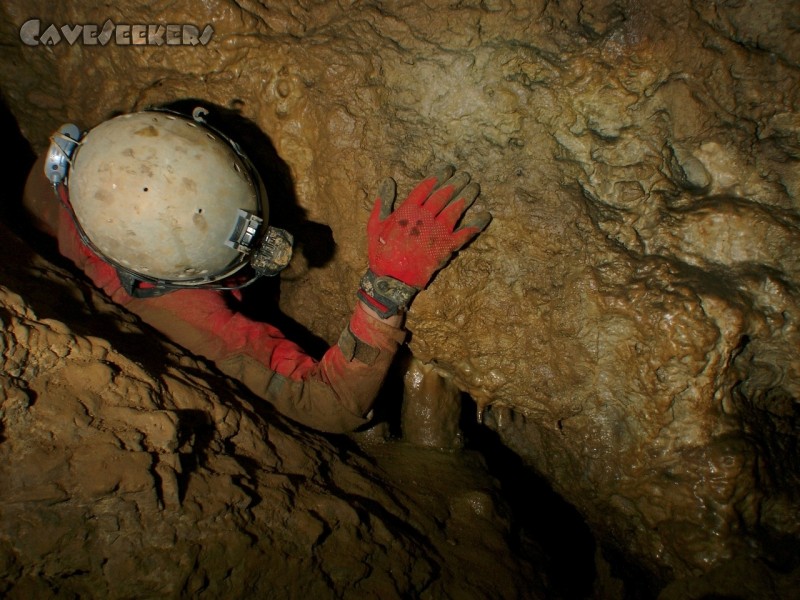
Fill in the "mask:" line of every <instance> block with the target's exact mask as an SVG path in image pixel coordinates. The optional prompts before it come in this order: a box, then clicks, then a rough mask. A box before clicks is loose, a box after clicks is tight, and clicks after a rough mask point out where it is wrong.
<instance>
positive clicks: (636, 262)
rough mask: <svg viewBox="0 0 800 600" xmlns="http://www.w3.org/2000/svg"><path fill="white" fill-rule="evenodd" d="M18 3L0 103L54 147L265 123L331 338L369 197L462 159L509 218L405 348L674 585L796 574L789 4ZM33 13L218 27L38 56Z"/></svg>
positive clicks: (289, 290)
mask: <svg viewBox="0 0 800 600" xmlns="http://www.w3.org/2000/svg"><path fill="white" fill-rule="evenodd" d="M2 11H3V19H2V20H3V23H2V28H0V36H2V39H3V44H4V48H5V52H4V54H3V57H2V58H1V59H0V60H1V61H2V69H0V73H2V75H0V77H1V78H2V79H1V81H2V88H3V92H4V94H5V96H6V98H7V101H8V103H9V105H10V107H11V109H12V111H13V112H14V114H15V115H16V117H17V118H18V120H19V123H20V126H21V128H22V131H23V132H24V134H25V135H26V137H27V138H28V139H29V140H30V141H31V143H32V144H33V146H34V147H35V148H36V149H37V150H41V149H43V148H44V147H45V146H46V144H47V136H48V135H49V133H50V132H51V131H52V130H54V129H55V128H56V127H57V126H58V125H59V124H60V123H61V122H63V121H65V120H73V121H76V122H79V123H80V124H81V125H82V126H84V127H90V126H93V125H95V124H96V123H98V122H100V121H102V120H103V119H104V118H106V117H108V116H109V115H111V114H113V113H115V112H117V111H131V110H135V109H140V108H142V107H144V106H146V105H148V104H154V103H161V102H169V101H173V100H175V99H185V98H199V99H203V100H205V101H208V102H211V103H214V104H216V105H218V106H220V107H223V108H230V109H235V110H236V111H239V112H240V113H241V114H242V115H243V116H244V117H247V118H248V119H249V120H251V121H252V123H254V124H255V126H256V127H257V128H258V129H259V130H260V131H262V132H264V133H265V134H266V135H268V136H269V138H270V140H271V141H272V143H273V144H274V149H275V151H276V152H277V155H278V156H280V157H281V159H282V160H283V161H285V163H286V165H287V169H288V174H289V175H290V176H291V183H292V185H291V186H290V188H291V190H292V191H293V195H288V196H274V197H273V201H274V203H275V204H276V205H278V206H280V205H281V203H284V205H285V206H286V205H290V206H291V205H293V203H296V208H297V209H298V210H299V212H300V213H301V214H302V217H303V223H305V224H314V225H317V226H318V225H325V226H328V227H329V228H330V232H331V236H332V239H333V241H334V242H335V244H336V246H335V249H336V252H335V254H333V256H332V257H327V260H319V257H318V256H316V255H314V254H313V252H311V250H313V249H314V239H313V236H311V235H305V236H304V235H303V234H304V233H310V232H318V231H319V228H318V227H317V228H316V229H315V228H313V227H306V228H305V229H302V228H301V229H300V230H299V232H298V233H299V234H300V235H298V242H299V245H300V248H301V249H302V250H303V252H301V253H299V256H298V259H297V261H296V263H295V265H294V267H293V268H292V269H291V270H290V271H289V272H287V273H286V275H285V276H284V278H283V282H282V295H281V301H282V307H283V309H284V310H285V311H286V312H287V313H288V314H289V315H290V316H292V317H293V318H294V319H296V320H297V321H299V322H300V323H302V324H303V325H304V326H306V327H307V328H309V329H310V330H311V331H313V332H315V333H317V334H318V335H320V336H322V337H323V338H325V339H326V340H328V341H329V342H332V341H334V340H335V339H336V336H337V335H338V327H339V324H340V323H341V322H342V321H343V319H344V316H345V315H346V314H347V312H348V311H349V309H350V307H351V305H352V303H353V302H354V299H353V291H354V289H355V287H356V285H357V282H358V280H359V277H360V275H361V273H362V272H363V270H364V268H365V266H366V265H365V258H364V256H365V254H364V250H365V239H364V225H365V222H366V219H367V214H368V213H367V210H368V209H369V207H370V205H371V194H372V193H373V190H374V182H376V181H377V180H378V179H379V178H380V177H382V176H385V175H392V176H394V177H396V178H397V179H398V183H399V188H400V191H401V194H402V193H403V192H404V191H408V190H409V189H410V186H411V185H412V183H413V181H414V180H416V179H418V178H420V177H421V176H422V175H424V174H425V173H426V172H427V171H429V170H431V169H432V168H434V167H435V166H436V165H438V164H440V163H443V162H447V163H454V164H457V165H459V166H460V167H461V168H464V169H466V170H468V171H470V172H471V173H472V174H473V176H474V178H475V179H477V180H478V181H480V182H481V184H482V189H483V194H482V199H480V200H479V205H480V206H481V207H482V208H484V209H489V210H491V211H492V212H493V214H494V221H493V223H492V225H491V226H490V228H489V229H488V231H487V232H486V233H485V234H484V235H482V236H481V237H480V238H479V239H478V240H477V241H476V242H475V243H473V244H472V245H471V246H470V247H469V248H468V249H467V250H465V251H464V252H462V253H461V255H460V256H458V257H457V258H456V259H455V260H454V261H453V263H452V264H451V265H450V266H449V267H448V268H447V269H446V270H444V271H443V272H442V273H441V274H440V275H439V276H438V277H437V278H436V280H435V281H434V282H433V284H432V286H431V287H430V289H429V290H427V291H426V292H425V293H424V294H421V295H420V296H419V298H418V299H417V300H416V301H415V304H414V307H413V310H412V313H411V315H410V318H409V327H410V329H411V330H412V333H413V337H412V340H411V346H410V347H411V350H412V352H413V353H414V354H415V355H416V356H417V357H418V358H419V359H420V360H422V361H424V362H426V363H435V365H436V367H437V369H439V370H441V371H442V372H444V373H447V374H448V377H449V378H450V380H451V381H452V382H453V383H454V384H455V385H457V386H458V387H459V388H460V389H461V390H463V391H465V392H468V393H469V394H470V395H471V396H472V397H473V398H474V399H475V400H476V402H477V403H478V404H479V405H480V407H481V408H482V409H484V410H483V412H484V414H485V422H486V423H487V424H489V425H490V426H492V427H494V428H496V429H497V431H498V432H499V434H500V435H501V437H502V438H503V439H504V440H505V441H506V442H507V443H508V444H509V445H510V446H511V447H513V448H515V449H516V450H517V451H518V452H519V453H520V454H521V455H522V456H524V457H525V458H526V460H528V461H529V463H530V464H531V465H533V466H534V467H535V468H536V469H537V470H538V471H539V472H541V473H542V474H544V475H545V476H546V477H547V478H548V479H549V480H550V481H551V482H552V484H553V486H554V487H555V488H556V489H557V490H558V491H559V492H560V493H561V494H563V496H564V497H565V498H566V499H568V500H569V501H570V502H572V503H573V504H575V505H576V506H577V507H578V508H579V509H580V510H581V511H582V512H583V514H584V515H585V516H586V517H587V519H588V520H589V522H590V523H591V524H592V526H593V528H594V529H595V531H596V532H597V533H598V534H599V535H600V537H601V539H603V540H605V541H606V542H608V543H609V544H611V545H615V546H616V547H618V548H620V549H622V550H623V551H624V552H625V553H626V554H628V555H629V556H632V557H634V558H635V559H636V560H637V561H638V562H639V563H640V564H641V565H643V566H644V567H645V568H646V569H647V570H649V571H650V572H651V573H656V574H658V575H660V576H661V577H663V578H665V579H671V578H675V577H688V576H690V575H693V574H697V573H701V572H704V571H707V570H710V569H713V568H715V567H716V566H718V565H720V564H722V563H724V562H725V561H727V560H728V559H729V558H731V557H733V556H748V557H751V558H753V559H754V560H759V559H763V558H764V557H769V556H771V555H773V554H774V553H775V552H778V554H781V553H782V551H776V550H774V549H771V548H785V549H787V550H786V551H785V552H783V553H782V554H781V556H779V557H774V556H773V557H772V558H773V559H774V560H776V561H778V562H781V561H784V562H783V563H782V564H784V563H785V564H788V565H789V567H791V566H796V564H795V562H792V560H791V559H790V557H791V556H792V555H794V556H796V552H794V549H795V548H796V542H797V539H798V535H800V531H798V520H797V518H796V515H797V510H798V505H797V500H796V499H797V497H798V492H800V490H799V489H798V487H799V484H798V482H799V481H800V477H799V476H798V474H799V473H800V459H798V456H799V454H798V443H797V433H796V432H797V422H798V385H799V382H800V378H799V375H800V373H798V371H800V362H799V361H798V354H797V348H798V347H799V346H800V337H799V334H798V325H797V324H798V318H799V317H800V307H799V306H798V291H797V290H798V282H799V281H800V273H798V268H799V267H800V264H798V260H797V256H798V248H800V227H799V226H800V220H799V219H800V215H798V206H799V203H800V200H799V199H800V170H798V168H797V157H798V153H799V152H800V150H799V148H800V145H798V118H797V114H798V113H797V107H798V106H800V85H799V84H798V81H799V80H800V71H798V69H800V66H798V65H800V54H798V45H797V35H796V31H795V30H796V15H797V14H798V13H800V9H799V7H798V3H797V2H796V1H795V0H792V1H790V2H785V3H772V2H766V1H757V0H753V1H748V2H736V3H707V2H695V1H693V0H683V1H679V2H673V1H670V2H666V1H658V2H648V3H643V2H633V1H625V0H617V1H611V0H597V1H592V2H580V1H578V0H574V1H573V0H568V1H566V2H558V3H554V2H546V1H544V0H542V1H540V2H532V3H514V2H509V1H506V0H493V1H491V2H487V1H482V2H478V1H474V2H473V1H465V2H458V3H452V2H444V1H441V2H426V3H368V2H365V3H355V2H337V3H332V2H301V3H296V2H271V3H269V7H266V6H265V5H264V4H259V3H251V2H245V1H241V2H224V3H223V2H220V3H204V4H201V5H198V4H196V3H189V2H180V1H179V2H173V3H170V4H169V9H168V12H167V13H165V12H164V9H163V7H162V6H161V5H153V4H152V3H149V2H139V1H136V0H129V1H127V2H123V3H118V4H116V5H114V6H110V5H108V4H107V3H98V2H84V3H81V4H80V6H78V5H75V4H70V5H63V4H59V5H54V4H53V3H46V2H41V1H38V2H30V1H26V2H20V1H17V0H12V1H11V2H7V3H5V4H4V6H3V9H2ZM32 14H35V15H38V16H39V18H41V19H42V21H43V25H46V24H49V23H56V24H58V25H61V24H80V23H87V22H88V23H101V22H103V21H104V20H105V19H112V20H113V21H114V22H119V23H122V22H126V23H130V22H140V23H160V22H164V21H165V20H169V21H170V22H176V23H178V22H185V23H195V24H198V25H201V26H202V25H203V24H206V23H210V24H212V25H213V28H214V36H213V38H212V40H211V41H210V42H209V43H208V44H207V45H205V46H199V45H198V46H158V47H156V46H152V47H150V46H149V47H130V46H115V45H113V44H111V45H109V46H106V47H89V46H86V45H82V44H80V43H76V44H75V45H73V46H70V45H68V44H66V43H63V42H62V43H60V44H57V45H54V46H52V47H42V46H38V47H29V46H25V45H24V44H22V43H20V41H19V28H20V26H21V25H22V24H23V23H24V22H25V21H26V19H29V18H30V16H31V15H32ZM257 158H259V159H260V158H261V157H257ZM287 203H288V204H287ZM15 393H18V394H20V393H21V392H15ZM163 425H164V426H165V427H166V421H164V422H163ZM148 439H149V438H148ZM159 439H161V440H162V441H161V442H159V443H161V444H162V445H163V444H166V445H167V446H168V445H169V444H170V443H171V442H170V441H169V440H168V439H167V438H166V437H162V438H159ZM147 443H149V444H154V443H155V442H147ZM141 444H145V440H144V438H143V439H142V441H141ZM152 447H153V448H155V446H152ZM142 448H145V450H143V451H146V452H155V450H147V446H146V444H145V445H143V446H142ZM148 456H149V455H148ZM105 485H109V484H108V483H106V484H105ZM131 485H134V488H133V489H137V488H135V484H134V483H131ZM53 493H55V492H53ZM776 540H782V541H781V543H780V544H777V542H776ZM786 540H791V543H788V542H786ZM793 553H794V554H793ZM786 561H788V562H786ZM787 568H788V567H787Z"/></svg>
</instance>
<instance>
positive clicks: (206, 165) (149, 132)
mask: <svg viewBox="0 0 800 600" xmlns="http://www.w3.org/2000/svg"><path fill="white" fill-rule="evenodd" d="M205 112H206V111H204V110H202V109H196V110H195V113H194V119H189V118H187V117H185V116H183V115H180V114H178V113H173V112H170V111H164V110H151V111H145V112H138V113H132V114H127V115H122V116H118V117H115V118H113V119H110V120H108V121H105V122H104V123H101V124H100V125H98V126H97V127H95V128H94V129H92V130H90V131H89V132H88V133H86V134H85V135H83V136H80V132H79V130H78V129H77V127H75V126H74V125H65V126H63V127H62V128H61V129H60V130H59V132H58V133H57V134H55V136H54V137H53V144H52V145H51V146H50V154H49V157H48V158H49V159H48V161H47V162H46V164H45V173H46V175H47V176H48V178H49V179H50V180H51V181H52V182H53V184H54V186H55V187H56V189H57V190H59V186H60V184H61V183H64V184H65V185H67V186H68V188H69V197H68V198H66V197H65V196H66V194H59V195H60V196H62V200H64V201H65V204H66V205H67V208H68V209H69V210H70V212H71V214H72V215H73V218H74V220H75V223H76V226H77V227H78V230H79V231H80V232H81V236H82V237H83V239H84V241H85V242H86V243H87V244H88V245H89V246H90V247H91V248H92V249H93V250H94V251H95V252H97V253H98V254H99V256H100V257H101V258H103V259H104V260H106V261H107V262H109V263H110V264H112V265H114V266H115V267H116V268H117V270H118V271H119V273H120V277H121V279H123V283H128V284H129V285H128V286H127V287H131V288H135V285H134V284H135V283H136V282H138V281H147V282H150V283H151V284H154V285H155V287H156V288H158V289H159V290H168V289H176V288H182V287H188V286H192V287H195V286H200V285H203V286H207V287H208V286H209V284H215V283H216V282H221V281H222V280H224V279H226V278H228V277H229V276H231V275H233V274H234V273H236V272H238V271H239V270H240V269H241V268H242V267H244V266H245V265H247V264H248V262H250V263H251V264H253V266H254V267H255V268H256V275H255V277H253V278H252V279H251V281H252V280H254V279H255V278H256V277H258V276H260V275H263V274H269V275H274V274H275V273H277V272H278V271H279V270H280V269H281V268H283V267H285V266H286V264H288V259H289V257H290V256H291V242H292V240H291V236H290V235H289V234H288V233H286V232H285V231H283V230H279V229H276V228H274V227H266V226H264V222H266V221H267V219H268V216H269V215H268V204H267V199H266V192H265V190H264V185H263V183H262V181H261V178H260V177H259V175H258V173H257V172H256V170H255V168H254V167H253V165H252V163H251V162H250V161H249V159H248V158H247V157H246V156H245V154H244V153H243V152H242V151H241V149H240V148H239V146H238V145H237V144H236V143H235V142H233V141H232V140H230V139H229V138H227V137H225V136H224V135H223V134H222V133H221V132H219V131H217V130H216V129H213V128H211V127H210V126H208V124H207V123H206V122H205V120H204V119H203V115H204V114H205ZM62 189H63V188H62ZM265 242H266V243H265ZM259 244H260V246H259ZM248 259H250V260H249V261H248ZM259 267H261V268H259ZM248 283H250V282H248ZM212 287H223V288H224V287H230V286H225V285H213V286H212Z"/></svg>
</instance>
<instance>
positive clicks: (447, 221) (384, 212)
mask: <svg viewBox="0 0 800 600" xmlns="http://www.w3.org/2000/svg"><path fill="white" fill-rule="evenodd" d="M479 193H480V187H479V186H478V184H477V183H470V176H469V174H467V173H464V172H463V171H459V172H457V173H455V174H454V169H453V168H452V167H448V168H446V169H444V170H443V171H441V172H440V173H438V174H437V175H434V176H431V177H428V178H426V179H425V180H423V181H422V182H421V183H419V184H418V185H417V186H416V187H415V188H414V190H413V191H412V192H411V194H410V195H409V196H408V198H407V199H406V200H405V201H404V202H403V203H402V204H400V205H399V206H398V207H396V208H395V206H394V205H395V198H396V184H395V182H394V180H392V179H387V180H384V182H383V183H382V184H381V186H380V189H379V192H378V198H377V199H376V200H375V206H374V207H373V209H372V214H371V215H370V219H369V223H368V224H367V238H368V242H369V249H368V254H369V271H367V274H366V275H365V276H364V278H363V279H362V280H361V289H360V290H359V297H360V298H361V299H362V300H363V301H364V302H365V303H366V304H367V305H368V306H370V307H371V308H372V309H373V310H375V311H376V312H378V313H379V314H380V315H381V316H383V317H387V316H391V315H394V314H396V313H397V312H398V311H399V310H402V309H405V308H407V307H408V304H409V303H410V302H411V299H412V298H413V297H414V295H415V294H416V293H417V292H418V291H420V290H422V289H425V287H427V285H428V284H429V283H430V281H431V279H432V278H433V276H434V274H435V273H436V272H437V271H438V270H439V269H441V268H442V267H443V266H444V265H445V264H447V262H448V261H449V260H450V258H451V257H452V256H453V254H455V253H456V252H458V250H459V249H460V248H461V247H462V246H464V244H466V243H467V242H469V241H470V240H471V239H472V238H474V237H475V236H476V235H478V233H480V232H481V231H482V230H483V229H485V228H486V226H487V225H488V224H489V222H490V221H491V218H492V217H491V215H490V214H489V213H488V212H480V213H478V214H476V215H474V216H473V217H472V218H471V219H469V220H468V221H467V222H466V223H464V224H462V226H461V227H459V228H458V229H456V225H457V224H458V222H459V221H460V220H461V218H462V216H463V215H464V213H465V212H466V211H467V209H469V207H470V206H472V204H473V202H475V199H476V198H477V197H478V194H479Z"/></svg>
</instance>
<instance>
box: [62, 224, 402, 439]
mask: <svg viewBox="0 0 800 600" xmlns="http://www.w3.org/2000/svg"><path fill="white" fill-rule="evenodd" d="M58 241H59V249H60V250H61V252H62V254H64V255H65V256H67V257H68V258H70V259H71V260H72V261H73V262H75V263H76V264H77V265H78V266H79V267H80V268H81V269H83V271H84V272H85V273H86V274H87V275H88V276H89V278H90V279H91V280H92V281H93V283H94V284H95V285H96V286H97V287H99V288H101V289H102V290H103V291H104V292H105V293H106V294H108V296H110V297H111V299H112V300H114V301H115V302H116V303H118V304H120V305H122V306H125V307H126V308H127V309H128V310H130V311H131V312H133V313H135V314H136V315H138V316H139V317H140V318H141V319H142V320H143V321H144V322H145V323H148V324H149V325H151V326H152V327H154V328H155V329H157V330H159V331H161V332H162V333H164V334H165V335H166V336H167V337H169V338H170V339H171V340H172V341H174V342H175V343H177V344H178V345H180V346H182V347H184V348H186V349H187V350H189V351H190V352H192V353H194V354H196V355H198V356H202V357H204V358H207V359H209V360H211V361H213V362H214V363H215V364H216V365H217V367H218V368H219V369H220V370H221V371H222V372H224V373H225V374H227V375H229V376H231V377H234V378H236V379H238V380H239V381H241V382H242V383H243V384H244V385H245V386H247V387H248V388H249V389H250V390H251V391H252V392H253V393H255V394H256V395H257V396H259V397H261V398H264V399H265V400H267V401H269V402H270V403H271V404H272V405H273V406H274V407H275V408H276V409H277V410H278V411H279V412H281V413H282V414H284V415H286V416H288V417H290V418H292V419H294V420H295V421H298V422H300V423H303V424H304V425H307V426H309V427H312V428H314V429H318V430H321V431H327V432H333V433H342V432H348V431H352V430H354V429H357V428H358V427H360V426H362V425H364V424H366V423H367V422H368V421H369V416H370V410H371V407H372V404H373V402H374V400H375V397H376V396H377V394H378V391H379V390H380V387H381V385H382V384H383V381H384V379H385V377H386V373H387V371H388V369H389V366H390V365H391V362H392V359H393V358H394V356H395V353H396V352H397V349H398V347H399V346H400V344H401V343H402V342H403V340H404V339H405V332H404V331H403V330H402V329H401V328H400V325H401V316H400V315H397V316H394V317H391V318H388V319H381V318H380V317H378V316H377V315H375V314H374V313H372V311H370V310H369V309H367V308H366V307H365V306H364V305H363V304H362V303H360V302H359V303H358V305H357V306H356V308H355V310H354V312H353V315H352V317H351V319H350V323H349V325H348V326H347V328H345V330H344V332H343V333H342V336H341V337H340V339H339V342H338V344H336V345H334V346H332V347H331V348H330V349H329V350H328V351H327V352H326V353H325V355H324V356H323V357H322V359H321V360H320V361H316V360H314V359H313V358H312V357H311V356H309V355H308V354H307V353H305V352H304V351H303V350H302V349H301V348H300V347H299V346H298V345H297V344H295V343H294V342H291V341H290V340H287V339H286V338H285V337H284V336H283V334H282V333H281V332H280V331H279V330H278V329H277V328H275V327H273V326H272V325H269V324H268V323H261V322H257V321H253V320H251V319H248V318H247V317H245V316H244V315H242V314H241V313H238V312H236V311H234V310H232V309H231V308H230V307H229V305H228V303H227V302H226V300H225V297H224V295H223V293H221V292H217V291H213V290H203V289H186V290H178V291H174V292H170V293H168V294H165V295H163V296H157V297H153V298H133V297H131V296H129V295H128V294H127V293H126V292H125V290H124V289H123V288H122V285H121V283H120V281H119V278H118V276H117V273H116V271H115V270H114V268H113V267H111V266H110V265H108V264H107V263H105V262H104V261H103V260H102V259H100V258H99V257H97V256H96V255H94V254H93V253H92V252H91V251H90V250H89V249H88V248H87V247H86V246H85V245H84V244H83V243H82V242H81V240H80V237H79V236H78V234H77V231H76V230H75V227H74V225H73V223H72V220H71V218H70V217H69V216H68V214H67V212H66V211H64V210H62V211H61V218H60V220H59V227H58Z"/></svg>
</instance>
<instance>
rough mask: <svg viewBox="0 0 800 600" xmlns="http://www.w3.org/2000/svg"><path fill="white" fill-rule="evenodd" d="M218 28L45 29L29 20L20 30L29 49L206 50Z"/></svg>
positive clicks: (105, 26) (112, 25)
mask: <svg viewBox="0 0 800 600" xmlns="http://www.w3.org/2000/svg"><path fill="white" fill-rule="evenodd" d="M213 35H214V28H213V27H211V25H206V26H205V27H204V28H203V30H202V31H201V30H200V28H198V27H197V26H195V25H172V24H170V25H122V24H119V25H118V24H116V23H114V22H113V21H112V20H111V19H108V20H107V21H106V22H105V23H103V25H102V27H101V26H99V25H94V24H88V25H61V26H60V27H57V26H56V25H53V24H50V25H48V26H47V27H45V28H44V29H43V28H42V21H41V20H40V19H28V20H27V21H25V22H24V23H23V24H22V27H20V28H19V39H20V40H22V43H23V44H25V45H26V46H55V45H57V44H61V43H62V42H63V43H67V44H69V45H70V46H72V45H74V44H77V43H80V44H82V45H84V46H105V45H106V44H108V43H109V42H111V41H113V42H114V43H115V44H116V45H117V46H163V45H167V46H197V45H201V46H205V45H206V44H208V42H210V41H211V37H212V36H213Z"/></svg>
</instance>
